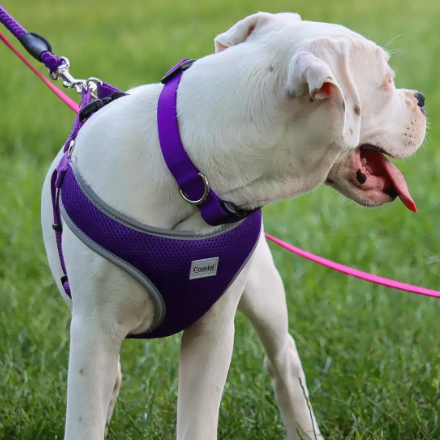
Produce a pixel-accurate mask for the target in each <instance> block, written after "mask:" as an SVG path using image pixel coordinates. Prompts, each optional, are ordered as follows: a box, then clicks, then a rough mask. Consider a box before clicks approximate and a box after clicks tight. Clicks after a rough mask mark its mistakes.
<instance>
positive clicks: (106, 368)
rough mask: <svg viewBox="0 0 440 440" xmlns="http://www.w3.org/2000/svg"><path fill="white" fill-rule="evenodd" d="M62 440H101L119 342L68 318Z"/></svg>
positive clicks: (87, 321)
mask: <svg viewBox="0 0 440 440" xmlns="http://www.w3.org/2000/svg"><path fill="white" fill-rule="evenodd" d="M70 333H71V339H70V356H69V377H68V391H67V420H66V434H65V440H103V439H104V432H105V425H106V419H107V413H108V409H109V404H110V400H111V397H112V392H113V389H114V387H115V382H116V379H117V374H118V355H119V350H120V347H121V343H122V340H123V338H121V337H119V336H117V335H116V334H115V333H113V334H112V333H109V332H104V331H103V329H102V328H100V326H99V325H97V323H96V320H93V318H91V317H90V316H75V314H74V315H73V317H72V324H71V327H70Z"/></svg>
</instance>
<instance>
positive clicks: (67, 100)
mask: <svg viewBox="0 0 440 440" xmlns="http://www.w3.org/2000/svg"><path fill="white" fill-rule="evenodd" d="M0 40H2V41H3V43H5V44H6V46H8V47H9V49H11V50H12V52H14V53H15V55H17V56H18V58H20V60H21V61H23V63H25V64H26V66H28V67H29V69H31V70H32V72H34V73H35V75H37V76H38V78H40V79H41V81H43V82H44V83H45V84H46V85H47V87H49V89H50V90H52V92H54V93H55V95H57V96H58V98H60V99H61V100H62V101H64V102H65V103H66V104H67V105H68V106H69V107H70V108H71V109H72V110H73V111H74V112H77V113H78V111H79V105H78V104H77V103H76V102H75V101H74V100H73V99H71V98H69V97H68V96H67V95H66V94H65V93H64V92H63V91H61V90H60V89H59V88H58V87H56V86H55V85H54V84H52V83H51V82H50V80H49V79H47V78H46V77H45V76H44V75H43V74H42V73H40V72H39V71H38V69H37V68H36V67H35V66H34V65H33V64H31V63H30V62H29V61H28V60H27V59H26V58H25V57H24V55H22V54H21V53H20V52H19V51H18V50H17V49H16V48H15V47H14V46H13V45H12V43H11V42H10V41H9V40H8V39H7V38H6V37H5V36H4V35H3V34H2V33H1V32H0Z"/></svg>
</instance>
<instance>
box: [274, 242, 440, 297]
mask: <svg viewBox="0 0 440 440" xmlns="http://www.w3.org/2000/svg"><path fill="white" fill-rule="evenodd" d="M266 237H267V238H268V239H269V240H271V241H273V242H274V243H276V244H278V245H280V246H281V247H282V248H284V249H287V250H288V251H289V252H293V253H294V254H296V255H299V256H300V257H303V258H306V259H307V260H310V261H313V262H315V263H318V264H321V265H322V266H325V267H328V268H329V269H333V270H336V271H337V272H341V273H345V274H346V275H350V276H352V277H355V278H360V279H361V280H365V281H369V282H370V283H374V284H381V285H382V286H387V287H391V288H393V289H398V290H404V291H405V292H411V293H416V294H418V295H426V296H432V297H434V298H440V292H437V291H436V290H431V289H426V288H425V287H419V286H413V285H412V284H406V283H401V282H400V281H395V280H390V279H389V278H383V277H380V276H379V275H373V274H371V273H368V272H363V271H361V270H358V269H354V268H353V267H348V266H344V265H343V264H339V263H336V262H334V261H331V260H327V259H326V258H323V257H320V256H318V255H315V254H312V253H310V252H307V251H304V250H302V249H299V248H297V247H295V246H293V245H291V244H289V243H286V242H285V241H283V240H280V239H279V238H276V237H273V236H272V235H269V234H266Z"/></svg>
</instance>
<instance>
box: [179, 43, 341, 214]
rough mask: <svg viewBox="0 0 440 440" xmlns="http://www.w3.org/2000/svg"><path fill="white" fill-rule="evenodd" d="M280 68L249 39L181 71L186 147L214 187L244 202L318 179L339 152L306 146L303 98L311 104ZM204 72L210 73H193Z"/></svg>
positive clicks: (263, 200)
mask: <svg viewBox="0 0 440 440" xmlns="http://www.w3.org/2000/svg"><path fill="white" fill-rule="evenodd" d="M222 58H223V59H222ZM249 62H250V63H251V65H252V66H253V67H252V69H251V70H249ZM231 65H233V66H234V69H232V70H231V69H230V67H228V66H231ZM285 71H286V69H285V68H283V66H275V65H273V63H271V61H270V58H268V57H267V56H265V55H264V54H262V53H261V51H260V50H258V48H256V50H255V53H252V51H251V50H250V49H249V47H248V48H247V49H246V52H245V53H242V52H241V51H239V50H236V48H233V49H228V50H227V51H226V52H224V53H221V54H217V55H212V56H209V57H205V58H203V59H201V60H199V61H197V62H196V63H195V64H194V66H193V67H192V68H190V69H189V70H188V71H186V72H185V74H184V75H183V77H182V81H181V85H180V89H179V95H178V114H179V125H180V132H181V136H182V140H183V143H184V145H185V148H186V150H187V152H188V154H189V155H190V157H191V158H192V160H193V161H194V163H195V164H196V166H197V167H198V168H199V169H200V170H201V171H202V172H203V173H204V174H206V176H208V178H209V181H210V184H211V186H212V187H213V188H214V189H215V191H216V192H217V193H218V194H219V195H220V196H221V197H222V198H223V199H225V200H229V201H232V202H234V203H235V204H237V205H238V206H240V207H242V208H243V209H252V208H255V207H258V206H264V205H266V204H269V203H273V202H275V201H278V200H281V199H285V198H290V197H296V196H299V195H301V194H303V193H305V192H308V191H310V190H311V189H313V188H315V187H316V186H319V185H320V184H321V183H322V182H323V181H324V180H325V177H326V173H327V170H328V169H329V167H330V166H331V163H332V162H333V161H334V160H335V158H336V156H337V152H336V150H335V151H334V152H332V148H331V146H328V145H325V144H321V143H320V144H316V143H315V145H314V147H315V151H313V149H310V150H307V148H308V147H309V142H310V139H308V138H306V137H305V134H304V132H307V131H306V130H301V124H304V123H303V122H302V121H301V119H304V118H303V116H304V102H303V101H306V103H307V104H308V106H310V110H309V111H312V109H313V104H312V103H310V102H309V99H308V97H305V99H303V100H300V99H297V100H294V99H292V98H289V97H288V96H287V95H286V94H285V85H284V81H285V78H284V75H283V73H280V72H285ZM204 77H206V78H209V80H208V79H207V80H204V81H200V80H198V78H204ZM237 96H243V98H242V99H237ZM213 110H214V111H213ZM217 115H218V116H217ZM290 118H291V119H290ZM295 118H296V119H297V121H296V122H295ZM315 131H316V129H315ZM326 140H328V137H327V138H326ZM312 142H316V140H312ZM318 142H320V140H319V141H318ZM322 149H326V150H327V152H328V154H324V155H323V154H322ZM318 151H319V153H318ZM306 155H307V160H306ZM314 155H315V157H316V158H315V159H314V157H313V156H314ZM311 174H313V178H310V177H311Z"/></svg>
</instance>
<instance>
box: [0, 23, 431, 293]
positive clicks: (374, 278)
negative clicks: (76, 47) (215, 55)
mask: <svg viewBox="0 0 440 440" xmlns="http://www.w3.org/2000/svg"><path fill="white" fill-rule="evenodd" d="M0 39H1V40H2V41H3V42H4V43H5V44H6V46H8V47H9V49H11V50H12V52H14V53H15V55H17V56H18V58H20V59H21V61H23V63H25V64H26V66H28V67H29V68H30V69H31V70H32V71H33V72H34V73H35V74H36V75H37V76H38V77H39V78H40V79H41V80H42V81H43V82H44V83H45V84H46V85H47V86H48V87H49V88H50V89H51V90H52V92H54V93H55V95H57V96H58V98H60V99H61V100H62V101H63V102H64V103H65V104H66V105H68V106H69V107H70V108H71V109H72V110H73V111H75V112H76V113H78V111H79V105H78V104H77V103H76V102H75V101H74V100H73V99H71V98H69V97H68V96H67V95H66V94H65V93H64V92H63V91H62V90H60V89H59V88H58V87H56V86H55V85H53V84H52V83H51V82H50V81H49V80H48V79H47V78H46V77H45V76H44V75H43V74H41V73H40V72H39V71H38V70H37V69H36V68H35V67H34V66H33V65H32V64H31V63H30V62H29V61H28V60H27V59H26V58H25V57H24V56H23V55H22V54H21V53H20V52H19V51H18V50H17V49H16V48H15V47H14V46H13V45H12V43H11V42H10V41H9V40H8V39H7V38H6V37H5V36H4V35H3V34H2V33H1V32H0ZM266 238H267V239H269V240H271V241H273V242H274V243H276V244H278V245H279V246H281V247H282V248H284V249H286V250H288V251H289V252H292V253H294V254H296V255H299V256H300V257H303V258H306V259H307V260H310V261H313V262H315V263H318V264H321V265H322V266H325V267H328V268H330V269H333V270H335V271H337V272H341V273H344V274H346V275H350V276H352V277H355V278H360V279H361V280H364V281H369V282H370V283H374V284H381V285H382V286H386V287H391V288H393V289H397V290H403V291H405V292H411V293H416V294H417V295H425V296H432V297H434V298H440V292H438V291H436V290H431V289H427V288H425V287H419V286H413V285H412V284H406V283H402V282H400V281H395V280H391V279H389V278H383V277H381V276H379V275H373V274H371V273H368V272H363V271H361V270H358V269H354V268H352V267H349V266H344V265H343V264H340V263H336V262H334V261H331V260H327V259H326V258H323V257H320V256H318V255H315V254H312V253H310V252H307V251H304V250H302V249H300V248H297V247H296V246H293V245H291V244H289V243H286V242H285V241H282V240H280V239H279V238H276V237H273V236H272V235H269V234H266Z"/></svg>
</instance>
